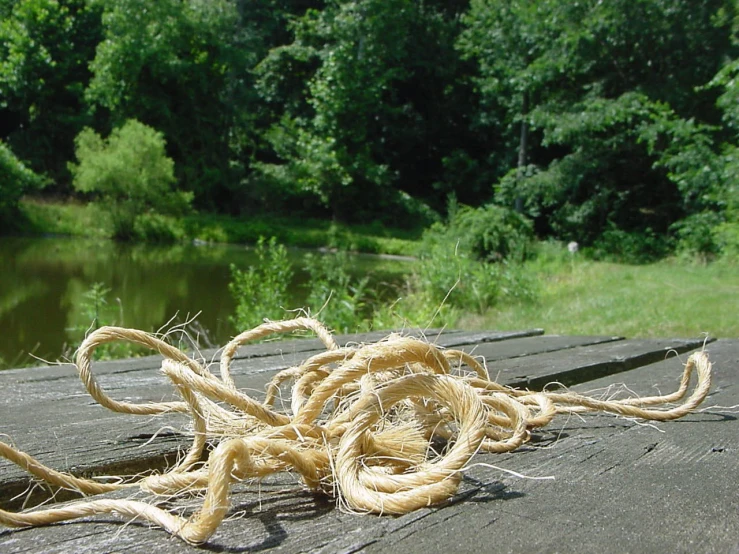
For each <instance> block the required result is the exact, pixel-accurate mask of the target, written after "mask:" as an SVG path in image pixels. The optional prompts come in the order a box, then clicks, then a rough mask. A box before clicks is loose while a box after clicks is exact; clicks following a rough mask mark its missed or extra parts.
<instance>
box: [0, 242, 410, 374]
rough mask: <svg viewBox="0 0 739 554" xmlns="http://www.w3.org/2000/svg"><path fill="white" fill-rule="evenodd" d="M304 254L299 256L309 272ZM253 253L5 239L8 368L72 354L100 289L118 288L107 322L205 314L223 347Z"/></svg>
mask: <svg viewBox="0 0 739 554" xmlns="http://www.w3.org/2000/svg"><path fill="white" fill-rule="evenodd" d="M303 256H304V252H303V251H300V250H291V251H290V258H291V262H292V263H293V264H294V265H295V266H297V267H298V268H299V267H300V266H301V263H302V262H301V261H302V257H303ZM254 262H255V256H254V255H253V253H252V251H251V250H249V249H246V248H244V247H238V246H194V245H176V246H171V247H153V246H146V245H124V244H117V243H113V242H109V241H92V240H83V239H69V238H46V239H32V238H0V263H1V264H2V265H1V267H2V269H1V270H0V368H2V367H17V366H20V365H27V364H28V363H29V361H30V360H29V357H28V354H27V353H28V352H32V353H34V354H35V355H36V356H39V357H41V358H44V359H48V360H55V359H57V358H59V357H60V356H61V355H63V353H65V352H67V353H70V352H71V351H73V349H74V348H75V347H76V346H77V344H78V343H79V341H80V340H81V339H82V338H83V336H84V330H85V329H87V328H88V327H89V325H90V324H91V318H90V308H89V306H90V300H89V299H86V298H85V294H86V293H88V291H89V290H90V287H91V286H92V285H93V284H94V283H98V282H100V283H104V285H105V287H107V288H108V289H110V292H109V293H108V294H107V296H106V297H107V300H108V303H107V304H106V305H105V306H102V307H101V308H100V309H101V310H103V316H104V319H105V320H107V321H109V322H110V321H115V323H116V324H117V325H123V326H127V327H136V328H139V329H145V330H149V331H151V330H157V329H159V328H160V327H161V326H162V325H164V324H166V323H167V322H168V321H170V320H171V319H172V318H173V317H175V316H176V315H177V314H179V316H178V319H179V320H180V321H182V320H184V319H185V318H186V317H187V316H188V314H189V315H194V314H196V313H198V312H200V315H199V316H198V322H199V323H200V325H202V327H203V328H205V329H206V330H207V331H208V334H209V336H210V338H211V339H212V340H213V341H214V342H215V343H217V344H223V343H224V342H225V341H227V340H228V338H229V337H230V336H232V335H233V334H234V331H235V330H234V329H233V328H232V326H231V324H230V323H229V321H228V318H229V316H230V315H231V313H232V312H233V309H234V303H233V300H232V299H231V297H230V294H229V292H228V282H229V278H230V274H229V265H230V264H231V263H234V264H236V265H237V266H239V267H242V268H246V267H249V266H250V265H251V264H253V263H254ZM351 265H352V270H353V271H356V272H357V273H360V274H364V273H370V274H372V275H373V278H374V279H375V280H376V281H383V282H384V281H390V282H393V281H395V282H397V281H398V280H399V279H400V278H401V276H402V274H403V273H404V272H406V271H407V270H408V264H407V263H404V262H400V261H391V260H384V259H378V258H371V257H355V258H354V259H353V261H352V264H351ZM305 279H306V276H305V274H304V273H303V272H302V271H300V270H298V271H296V275H295V279H294V282H293V283H292V286H291V290H292V292H293V302H294V304H293V307H299V306H302V305H303V301H304V298H305V292H304V287H302V286H301V284H302V283H303V282H304V281H305Z"/></svg>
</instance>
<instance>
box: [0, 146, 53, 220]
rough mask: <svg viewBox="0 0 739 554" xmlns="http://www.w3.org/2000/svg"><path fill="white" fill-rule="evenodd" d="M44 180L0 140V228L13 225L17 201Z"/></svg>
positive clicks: (42, 184)
mask: <svg viewBox="0 0 739 554" xmlns="http://www.w3.org/2000/svg"><path fill="white" fill-rule="evenodd" d="M44 184H45V180H44V179H43V178H42V177H40V176H39V175H37V174H35V173H34V172H33V171H31V170H30V169H28V168H27V167H26V166H25V165H23V162H21V161H20V160H19V159H18V158H16V157H15V154H13V152H12V151H11V150H10V148H8V147H7V146H6V145H5V144H4V143H3V142H2V141H0V229H2V228H9V227H14V226H15V224H14V221H13V219H14V218H15V217H16V215H17V212H18V201H19V200H20V199H21V196H23V194H25V193H26V192H28V191H30V190H34V189H39V188H41V187H43V186H44Z"/></svg>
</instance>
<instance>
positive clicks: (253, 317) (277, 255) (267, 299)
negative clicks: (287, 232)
mask: <svg viewBox="0 0 739 554" xmlns="http://www.w3.org/2000/svg"><path fill="white" fill-rule="evenodd" d="M254 252H255V254H256V256H257V263H256V264H255V265H253V266H251V267H250V268H248V269H246V270H242V269H239V268H237V267H236V266H234V265H232V266H231V282H230V283H229V285H228V289H229V291H231V294H232V295H233V297H234V300H235V301H236V310H235V313H234V315H233V317H232V318H231V323H233V324H234V326H235V327H236V328H237V329H238V330H239V331H241V330H246V329H251V328H252V327H255V326H257V325H259V324H260V323H262V322H263V321H264V320H265V319H284V318H285V314H286V310H287V309H288V301H289V297H288V287H289V286H290V282H291V280H292V277H293V271H292V267H291V266H290V263H289V261H288V259H287V249H286V248H285V247H284V246H283V245H281V244H279V243H278V242H277V239H275V238H274V237H272V238H271V239H270V240H269V241H266V240H264V238H260V239H259V242H258V243H257V245H256V248H255V250H254Z"/></svg>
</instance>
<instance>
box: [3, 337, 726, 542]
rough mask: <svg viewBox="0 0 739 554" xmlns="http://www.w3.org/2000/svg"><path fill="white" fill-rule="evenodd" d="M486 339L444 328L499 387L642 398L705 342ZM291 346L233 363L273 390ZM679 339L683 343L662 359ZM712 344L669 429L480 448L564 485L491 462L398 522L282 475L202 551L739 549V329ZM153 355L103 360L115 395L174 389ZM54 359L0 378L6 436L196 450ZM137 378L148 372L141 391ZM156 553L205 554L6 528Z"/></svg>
mask: <svg viewBox="0 0 739 554" xmlns="http://www.w3.org/2000/svg"><path fill="white" fill-rule="evenodd" d="M453 335H456V337H454V336H453ZM486 336H487V337H495V334H492V333H491V334H487V335H483V336H478V337H476V338H475V340H472V341H467V339H466V338H465V337H467V338H469V335H466V334H464V333H456V334H451V333H450V334H449V336H445V335H444V334H442V335H441V336H440V337H439V343H442V342H444V343H445V344H446V345H448V346H455V347H458V346H462V347H464V348H465V349H467V350H468V351H471V352H474V353H475V354H477V355H480V356H484V357H485V359H486V361H487V364H488V367H489V369H490V373H491V376H493V377H495V376H496V375H497V376H499V379H500V380H501V381H502V382H507V383H515V382H518V383H526V384H527V386H542V385H544V384H546V383H548V382H551V381H566V382H568V383H570V384H572V383H574V382H580V383H581V384H579V385H575V386H574V387H573V388H575V389H576V390H581V391H589V390H592V389H599V388H601V387H606V386H607V385H609V384H611V383H614V382H622V383H626V384H627V385H628V386H629V388H630V390H632V391H635V392H636V393H639V394H641V395H645V394H654V393H655V391H656V390H660V391H662V392H666V391H669V390H672V389H674V388H675V386H676V384H677V381H678V379H679V376H680V373H681V370H682V366H681V360H682V361H684V360H685V359H686V358H687V351H688V350H690V349H693V348H697V347H699V346H700V343H701V341H699V340H696V341H682V340H662V341H660V340H650V341H638V340H637V341H625V340H614V338H612V337H555V336H539V337H526V336H519V337H517V338H513V337H505V338H502V339H496V338H492V339H489V340H485V337H486ZM447 341H448V342H447ZM455 341H456V344H452V343H454V342H455ZM300 342H306V341H300ZM259 348H264V349H268V348H274V345H270V346H264V345H260V346H259ZM279 348H281V350H282V352H280V353H279V354H277V355H274V350H273V351H272V354H273V355H270V354H269V353H268V352H266V351H265V353H264V354H263V355H262V354H259V355H257V354H254V353H253V352H248V350H249V349H248V348H247V349H245V350H246V351H247V352H245V353H244V355H242V357H241V358H240V359H239V360H238V361H237V362H236V364H235V368H234V372H235V376H236V379H237V383H238V384H239V386H242V387H244V388H250V389H252V388H253V389H261V388H262V386H263V383H264V382H265V381H267V380H268V379H269V378H270V377H271V375H272V374H273V373H274V371H276V370H277V369H279V368H280V367H285V366H286V365H290V364H291V363H294V360H293V356H296V357H299V358H301V359H302V358H304V357H306V356H307V355H310V352H311V350H310V349H307V350H300V351H298V348H303V347H302V346H300V347H295V348H293V347H292V346H291V345H287V344H286V343H285V344H283V345H282V346H280V347H279ZM669 349H675V350H678V351H682V352H685V354H683V355H682V356H680V357H679V358H677V357H674V356H670V357H668V359H667V360H665V357H666V355H667V351H668V350H669ZM706 349H707V350H708V352H709V355H710V356H711V360H712V361H713V362H714V364H715V378H714V385H713V389H712V390H713V392H712V394H711V396H710V398H709V399H708V400H707V402H706V404H705V407H704V409H703V410H702V411H701V412H699V413H695V414H692V415H690V416H688V417H686V418H684V419H682V420H679V421H675V422H668V423H662V424H659V425H657V426H652V425H643V424H640V423H639V422H634V421H630V420H626V419H623V418H615V417H613V416H605V415H595V416H586V417H584V418H575V417H570V418H560V419H558V420H557V421H556V422H555V424H554V425H553V426H551V427H550V428H548V429H547V430H543V431H539V432H538V433H537V435H536V436H535V437H534V440H533V441H532V442H531V443H530V444H528V445H526V446H525V447H524V448H522V449H519V450H518V451H516V452H514V453H511V454H507V455H498V456H495V455H479V456H478V457H477V458H476V459H475V462H479V463H484V464H492V465H495V466H498V467H503V468H509V469H511V470H514V471H518V472H521V473H524V474H527V475H531V476H553V477H554V478H555V479H554V480H545V481H535V480H523V479H518V478H514V477H511V476H509V475H508V474H506V473H504V472H501V471H499V470H496V469H493V468H491V467H486V466H474V467H472V468H471V469H469V470H468V472H467V475H466V478H465V481H464V483H463V485H462V487H461V489H460V493H459V494H458V495H457V497H456V498H455V499H453V501H451V502H450V503H448V504H447V505H445V506H442V507H435V508H430V509H424V510H420V511H417V512H414V513H411V514H407V515H405V516H401V517H377V516H366V515H365V516H359V515H353V514H347V513H344V512H342V511H340V510H338V509H337V508H336V506H335V504H334V502H333V501H332V500H330V499H328V498H325V497H323V496H314V495H312V494H310V493H307V492H306V491H304V490H303V489H301V487H300V486H299V485H298V484H297V483H296V481H295V480H294V479H293V478H292V477H290V476H288V475H281V476H275V477H271V478H269V479H266V480H265V481H263V482H262V483H261V484H259V485H258V486H257V485H252V486H243V487H238V488H237V489H236V494H235V496H234V502H233V505H234V508H233V514H234V516H233V519H232V521H228V522H225V523H224V524H223V526H222V527H221V528H220V529H219V530H218V532H217V533H216V535H215V536H214V537H213V538H212V540H211V541H210V542H209V544H208V545H206V547H205V548H206V549H207V550H211V551H216V552H252V551H264V550H268V551H270V552H359V551H363V552H364V551H366V552H385V551H393V552H395V551H407V552H409V553H415V552H424V553H426V554H428V553H431V552H473V551H474V552H479V551H483V552H595V551H604V552H732V551H739V498H738V496H737V492H739V491H738V488H739V487H737V484H736V477H737V476H739V444H738V442H739V432H738V431H739V429H738V428H737V422H736V413H737V412H738V411H739V408H738V406H739V381H738V378H739V375H738V373H739V340H719V341H717V342H714V343H712V344H709V345H708V346H707V347H706ZM130 363H132V364H137V363H141V361H138V362H130ZM147 363H148V362H147ZM280 364H282V365H280ZM156 365H158V364H157V363H154V364H152V363H149V365H148V366H147V365H146V364H143V365H142V366H141V367H140V368H139V369H131V368H132V367H133V366H131V365H129V366H128V369H126V364H119V365H117V366H115V367H114V366H105V367H103V366H104V364H100V366H101V367H100V368H99V369H101V370H102V371H100V372H99V374H100V375H102V376H104V377H105V379H103V378H102V377H101V382H103V386H106V387H108V390H110V392H111V394H114V395H115V396H116V398H123V397H125V398H131V399H134V400H137V401H138V400H143V399H152V396H151V395H152V394H153V395H154V398H158V397H159V395H162V394H164V393H163V392H162V390H163V388H164V387H165V384H164V382H163V381H162V380H161V378H159V377H158V375H157V373H156V369H155V367H156ZM137 367H138V366H137ZM111 368H112V369H111ZM52 369H53V371H52V373H53V375H49V376H47V378H46V379H44V378H38V375H34V376H31V377H24V372H23V371H18V370H14V371H13V372H10V373H8V374H7V376H6V374H4V373H0V387H2V390H3V391H5V390H6V387H7V389H8V390H9V391H11V392H10V394H9V395H8V396H11V397H14V398H15V399H16V402H17V401H19V400H20V401H21V404H20V405H18V404H15V405H14V404H13V403H12V402H10V401H8V402H6V401H5V400H3V401H2V403H0V421H2V422H3V423H2V431H3V432H4V433H7V434H9V435H11V436H12V437H13V439H14V442H15V444H17V445H18V446H19V447H21V448H24V449H29V450H31V451H33V453H34V454H36V455H38V456H39V457H40V458H41V459H42V460H43V461H45V462H47V463H50V464H51V465H54V466H55V467H61V468H62V469H70V468H74V467H76V468H77V471H84V470H85V467H84V464H83V463H82V460H84V459H86V458H85V457H89V456H92V457H93V458H95V459H96V460H97V461H96V462H88V464H90V465H88V466H87V470H89V469H90V468H97V469H105V468H110V467H112V466H114V464H116V463H123V464H124V465H125V463H129V462H121V460H125V459H126V456H131V458H130V463H131V464H132V465H134V466H135V464H136V463H137V461H141V460H145V459H146V457H147V456H148V457H150V459H157V456H159V457H161V456H163V454H165V453H168V452H169V453H171V452H173V451H174V450H176V448H177V444H181V445H182V446H186V445H187V440H186V438H184V437H180V436H178V435H176V434H174V433H171V434H169V435H167V436H165V437H162V438H161V440H160V439H157V440H155V441H153V442H152V443H151V444H150V445H148V446H146V447H142V446H141V443H142V442H144V441H145V440H146V439H148V436H149V434H150V433H151V428H152V427H147V425H148V426H156V427H158V426H160V425H161V424H160V423H155V422H144V423H139V424H138V425H140V427H135V425H136V424H135V423H132V419H133V420H135V421H138V420H141V419H142V418H131V417H130V416H121V415H115V414H113V415H108V414H107V412H106V411H105V410H104V409H102V408H100V407H99V406H95V405H93V404H92V403H90V402H89V399H86V398H85V396H84V394H83V389H82V388H81V385H78V386H77V388H75V386H74V385H73V384H72V383H73V381H74V380H75V379H76V375H72V377H69V383H67V379H68V376H66V375H63V374H62V373H58V374H57V373H55V372H56V371H60V372H61V370H62V369H63V368H52ZM26 371H27V372H28V373H32V372H31V371H29V370H26ZM616 372H621V373H618V374H616ZM49 379H51V381H49ZM55 379H56V380H55ZM140 379H151V380H150V381H146V382H145V385H144V386H140V384H139V380H140ZM157 379H158V381H157ZM157 387H163V388H162V389H161V390H160V389H159V388H157ZM147 394H148V396H147ZM50 399H51V400H50ZM73 405H74V406H77V407H79V409H80V412H81V414H82V415H81V416H71V415H70V417H71V419H70V420H64V419H63V418H61V417H60V412H58V411H57V412H56V415H54V413H48V412H49V411H50V410H51V411H52V412H53V411H54V410H55V409H56V407H57V406H59V407H62V408H63V410H66V411H69V410H71V406H73ZM52 406H53V407H54V408H53V409H52V408H51V407H52ZM732 406H733V408H727V407H732ZM29 415H31V416H33V419H32V421H29ZM143 419H146V418H143ZM179 421H180V422H182V420H181V419H180V420H179ZM49 428H51V429H52V431H51V432H50V430H49ZM111 428H112V429H114V431H109V429H111ZM50 437H51V438H50ZM137 437H138V438H137ZM52 440H55V441H56V442H51V441H52ZM106 440H107V441H109V442H108V443H105V442H103V443H102V444H100V441H106ZM33 449H36V450H35V451H34V450H33ZM147 449H151V450H147ZM130 452H134V454H130ZM150 461H151V460H150ZM54 462H58V463H56V464H55V463H54ZM64 463H66V464H67V466H66V467H65V466H64ZM1 464H3V462H0V472H1V473H0V498H4V499H5V500H7V498H8V494H9V493H11V492H13V491H14V490H15V489H16V487H17V486H19V485H21V484H22V483H23V480H22V476H21V475H20V474H19V473H18V472H16V471H15V470H14V469H12V468H11V467H10V466H8V465H7V464H6V465H1ZM127 494H130V493H127ZM153 549H155V550H156V551H157V553H158V554H159V553H161V554H166V553H168V552H195V551H196V549H194V548H192V547H189V546H186V545H184V544H183V543H182V542H181V541H179V540H177V539H171V538H169V536H168V535H166V533H164V532H163V531H161V530H158V529H150V528H149V527H148V526H147V525H145V524H141V523H137V522H133V523H124V522H122V521H120V520H118V519H116V518H115V517H113V516H109V517H97V518H92V519H89V520H86V521H80V522H73V523H67V524H60V525H55V526H50V527H46V528H38V529H29V530H16V531H12V530H6V531H0V552H129V551H130V552H148V551H150V550H153Z"/></svg>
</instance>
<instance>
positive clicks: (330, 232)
mask: <svg viewBox="0 0 739 554" xmlns="http://www.w3.org/2000/svg"><path fill="white" fill-rule="evenodd" d="M21 214H22V216H23V219H24V221H23V222H22V223H21V225H20V226H21V230H22V231H24V232H26V233H28V234H36V235H70V236H83V237H96V238H110V237H111V236H112V232H113V226H112V223H111V221H110V218H109V217H108V216H107V214H106V213H105V212H103V211H102V210H99V209H98V208H96V207H95V206H94V205H92V204H82V203H78V202H66V201H65V202H60V201H51V200H45V199H37V198H25V199H24V200H23V201H22V202H21ZM165 221H166V220H165ZM169 221H170V223H171V225H173V226H176V229H174V230H173V232H172V233H171V234H172V236H178V237H180V236H181V237H183V239H184V240H186V241H192V240H200V241H204V242H217V243H234V244H255V243H256V242H257V241H258V240H259V238H260V237H265V238H270V237H273V236H274V237H276V238H277V240H278V241H279V242H281V243H282V244H285V245H286V246H297V247H303V248H321V247H329V248H340V249H343V250H349V251H354V252H364V253H371V254H388V255H401V256H415V255H416V253H417V249H418V238H419V237H420V234H421V231H422V229H417V230H414V231H407V230H400V229H388V228H385V227H383V226H381V225H345V224H340V223H333V222H330V221H325V220H319V219H308V218H300V219H292V218H285V217H274V216H251V217H242V218H239V217H229V216H223V215H213V214H198V213H196V214H192V215H189V216H186V217H184V218H180V219H174V218H170V219H169Z"/></svg>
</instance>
